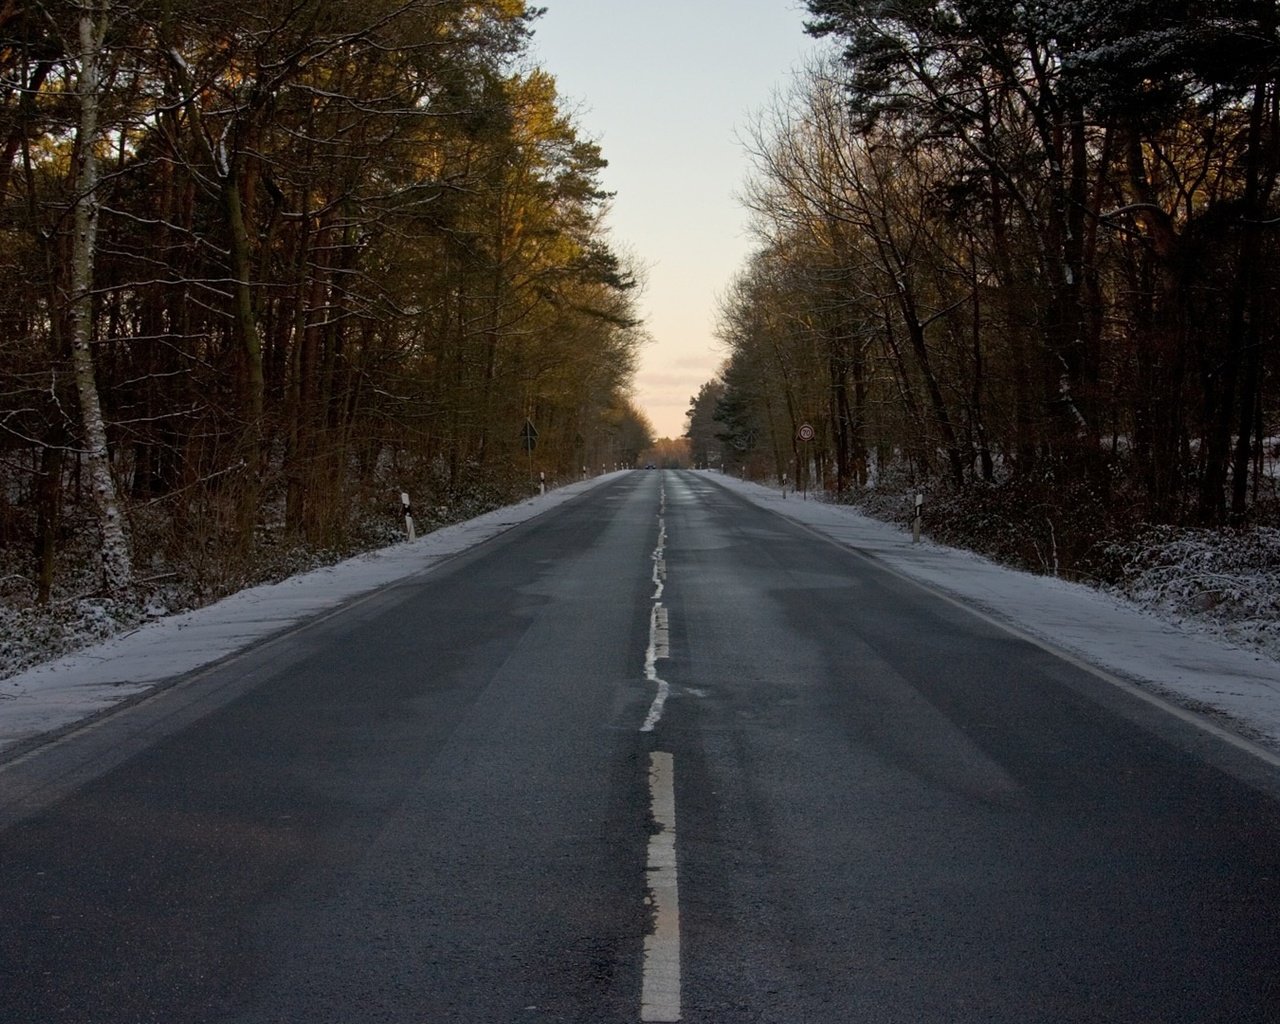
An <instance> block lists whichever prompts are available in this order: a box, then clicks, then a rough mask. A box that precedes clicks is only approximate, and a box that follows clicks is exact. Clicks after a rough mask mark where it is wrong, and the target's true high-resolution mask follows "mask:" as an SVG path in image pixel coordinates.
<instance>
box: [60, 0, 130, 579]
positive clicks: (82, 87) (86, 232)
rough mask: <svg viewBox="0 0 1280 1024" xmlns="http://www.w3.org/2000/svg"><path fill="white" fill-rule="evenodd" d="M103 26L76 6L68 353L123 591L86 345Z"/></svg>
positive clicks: (123, 539) (122, 551)
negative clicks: (77, 120)
mask: <svg viewBox="0 0 1280 1024" xmlns="http://www.w3.org/2000/svg"><path fill="white" fill-rule="evenodd" d="M95 15H96V16H97V17H96V19H95ZM106 26H107V14H106V4H105V2H101V3H100V4H99V0H90V2H87V3H86V4H85V5H84V6H82V7H81V8H80V76H79V81H78V83H77V88H76V92H77V99H78V100H79V106H80V124H79V126H78V129H77V132H76V151H77V158H78V163H77V166H76V176H75V209H74V232H75V237H74V239H73V241H72V258H71V331H72V333H71V357H72V362H73V366H74V368H75V377H76V392H77V395H78V397H79V400H80V419H81V422H82V426H83V429H84V446H85V462H86V468H87V469H88V471H89V482H90V487H91V489H92V491H93V500H94V503H95V504H96V506H97V511H98V521H99V526H100V528H101V531H102V548H101V559H102V581H103V585H104V587H105V588H106V591H107V592H108V593H110V594H122V593H124V592H126V591H127V590H129V589H130V587H131V586H132V585H133V565H132V559H131V557H130V553H129V539H128V536H127V534H126V532H125V524H124V517H123V516H122V514H121V510H120V502H119V498H118V496H117V494H116V486H115V481H114V479H112V476H111V460H110V456H109V453H108V451H107V430H106V425H105V424H104V423H103V420H102V403H101V402H100V401H99V399H98V383H97V380H96V379H95V376H94V369H93V349H92V347H91V346H92V342H93V274H94V247H95V244H96V240H97V232H98V164H97V158H96V154H95V153H94V146H95V144H96V143H97V139H98V98H99V76H100V68H99V57H100V53H101V49H102V40H103V37H104V35H105V33H106Z"/></svg>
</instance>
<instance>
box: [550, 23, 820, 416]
mask: <svg viewBox="0 0 1280 1024" xmlns="http://www.w3.org/2000/svg"><path fill="white" fill-rule="evenodd" d="M542 3H543V6H545V7H546V8H547V13H546V14H545V15H544V16H543V17H542V18H541V19H540V21H539V22H538V23H537V27H536V35H535V36H534V43H533V55H534V58H535V59H536V60H537V61H538V62H539V63H540V64H542V65H543V66H544V67H545V68H546V69H547V70H548V71H549V72H551V73H552V74H553V75H554V76H555V77H556V80H557V82H558V83H559V89H560V93H561V95H562V96H563V97H564V100H565V106H566V108H567V109H569V110H570V111H573V112H576V120H577V122H578V125H579V127H580V129H581V131H582V133H583V134H584V135H586V136H587V137H589V138H592V139H594V140H595V141H597V142H599V143H600V144H601V147H602V148H603V151H604V156H605V158H606V159H607V160H608V161H609V168H608V169H607V170H606V171H605V174H604V185H605V187H606V188H608V189H609V190H610V191H613V192H616V193H617V196H616V198H615V199H614V203H613V210H612V213H611V215H610V217H609V224H610V226H611V229H612V237H613V241H614V244H615V246H616V247H617V248H618V249H619V250H621V251H623V252H629V253H631V254H632V255H633V256H634V257H635V258H636V259H637V260H638V262H639V263H640V265H641V266H642V267H644V268H646V270H647V273H646V287H645V291H644V294H643V295H642V296H641V298H640V302H639V307H640V312H641V314H642V315H643V316H644V317H645V319H646V322H647V327H648V331H649V333H650V334H651V335H652V336H653V338H654V341H653V342H652V343H651V344H649V345H647V346H645V348H644V350H643V352H642V354H641V366H640V373H639V376H638V378H637V381H636V395H635V398H636V402H637V404H638V405H639V406H640V408H641V409H642V410H644V412H645V413H646V414H647V415H648V416H649V418H650V420H652V422H653V426H654V429H655V430H656V431H657V433H658V435H659V436H660V437H676V436H678V435H680V434H682V433H683V432H684V427H685V411H686V410H687V409H688V407H689V400H690V398H691V397H692V396H693V395H695V394H696V393H697V390H698V388H699V387H700V386H701V385H702V384H703V382H705V381H707V380H708V379H710V378H711V376H712V375H713V374H714V373H715V371H716V369H717V367H719V365H720V363H721V362H722V361H723V360H724V355H725V354H724V352H723V351H722V348H721V346H720V344H719V342H717V341H716V340H715V338H714V331H715V319H716V300H717V298H718V296H719V295H720V294H722V293H723V292H724V290H725V288H726V287H727V286H728V284H729V282H730V281H731V279H732V278H733V276H734V274H735V273H736V272H737V271H738V270H739V268H740V267H741V266H742V264H743V261H744V259H745V257H746V255H747V253H748V252H749V251H750V248H751V242H750V239H749V238H748V237H747V233H746V221H747V214H746V211H745V210H743V209H742V207H741V206H740V205H739V204H738V202H737V201H736V200H735V198H734V195H735V193H737V192H738V191H739V190H740V188H741V186H742V183H743V180H744V178H745V176H746V173H747V169H748V160H747V156H746V153H745V152H744V150H743V148H742V146H741V145H740V144H739V142H738V137H739V136H740V135H741V134H742V130H743V129H744V128H745V127H746V126H747V124H748V123H749V122H750V119H751V114H752V112H753V111H757V110H759V109H760V108H762V107H764V106H766V105H767V104H768V103H769V102H770V100H771V98H772V97H773V95H774V93H775V92H776V91H778V90H780V89H785V87H786V86H787V84H788V82H789V80H790V75H791V72H792V69H793V68H795V67H796V66H797V65H798V64H799V63H800V62H801V61H802V60H803V58H804V56H805V55H806V54H808V53H811V52H813V51H814V50H815V49H816V48H817V47H818V46H820V45H821V44H819V43H817V42H815V41H814V40H812V39H810V38H808V37H807V36H806V35H805V34H804V29H803V22H804V14H803V11H802V9H801V8H799V7H798V6H797V5H796V4H795V3H794V2H793V0H651V2H649V3H643V4H638V3H622V2H618V0H542Z"/></svg>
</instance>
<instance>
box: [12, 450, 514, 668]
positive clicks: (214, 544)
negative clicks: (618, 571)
mask: <svg viewBox="0 0 1280 1024" xmlns="http://www.w3.org/2000/svg"><path fill="white" fill-rule="evenodd" d="M418 484H419V485H418V486H417V487H416V488H415V489H414V494H416V495H418V497H417V498H415V499H414V506H413V512H414V525H415V528H416V530H417V532H418V533H419V535H421V534H424V533H429V532H431V531H432V530H436V529H439V528H440V527H442V526H447V525H449V524H450V523H456V522H462V521H464V520H467V519H471V518H473V517H475V516H478V515H481V514H483V513H485V512H488V511H490V510H491V509H495V508H499V507H501V506H503V505H506V504H510V503H512V502H515V501H517V500H520V499H522V498H525V497H527V496H528V495H529V493H530V489H531V485H530V483H529V481H528V479H527V478H526V477H522V476H521V475H519V474H516V475H504V474H497V473H488V474H485V473H479V472H473V473H472V474H471V478H470V481H469V483H468V485H467V486H466V487H465V488H464V489H451V488H449V487H448V486H447V485H445V484H444V483H443V482H441V481H438V480H422V481H419V482H418ZM284 504H285V496H284V494H283V492H281V493H279V494H274V495H272V496H271V498H270V500H269V501H268V503H266V504H265V505H264V506H263V508H262V509H261V510H260V516H259V522H258V526H257V530H256V533H255V538H254V544H253V548H252V550H251V551H248V552H244V551H241V550H239V549H238V548H237V547H236V546H235V545H234V544H233V543H232V542H231V541H230V539H229V536H228V533H227V532H226V531H220V530H218V529H217V527H216V526H215V525H212V524H215V523H216V522H217V521H218V517H217V516H216V515H212V514H209V513H210V510H209V509H201V510H199V512H200V513H201V514H199V515H184V516H177V515H175V510H174V508H173V507H172V502H162V503H155V504H142V503H138V504H136V505H135V506H134V507H132V508H131V509H130V511H129V523H130V527H131V530H130V532H131V535H132V541H133V550H134V569H135V578H136V583H137V586H136V589H135V591H134V593H133V594H132V595H131V596H129V597H128V598H124V599H117V598H111V597H106V596H103V594H102V592H101V580H100V577H99V570H98V563H97V557H96V555H97V545H98V543H99V541H98V531H97V527H96V524H95V521H94V518H93V515H92V512H91V510H90V509H89V508H88V507H87V505H75V504H72V505H70V506H69V507H67V508H65V509H64V510H63V513H62V516H61V517H60V524H59V546H58V553H57V558H56V567H55V572H54V585H53V589H52V593H51V595H50V600H49V602H48V603H47V604H46V605H40V604H37V603H36V599H35V598H36V592H37V588H36V584H35V581H34V578H33V576H34V558H33V555H32V550H33V547H34V543H35V542H34V535H33V534H31V533H30V532H29V531H28V530H27V529H25V528H22V527H25V526H27V525H29V524H25V522H24V521H20V522H21V524H22V526H20V528H19V529H18V530H17V531H15V533H16V536H12V537H10V538H9V541H10V542H9V543H7V544H4V545H0V678H4V677H5V676H9V675H12V674H14V673H15V672H19V671H21V670H23V669H25V668H28V667H30V666H32V665H36V664H39V663H40V662H43V661H48V660H50V659H52V658H56V657H60V656H61V655H63V654H67V653H70V652H72V651H75V650H78V649H80V648H82V647H85V646H88V645H89V644H92V643H96V642H98V641H100V640H104V639H106V638H108V637H110V636H113V635H116V634H118V633H121V632H125V631H127V630H130V629H133V628H135V627H137V626H138V625H140V624H142V623H144V622H146V621H147V620H149V619H153V618H159V617H161V616H164V615H170V614H174V613H176V612H182V611H189V610H191V609H194V608H200V607H203V606H204V605H207V604H211V603H212V602H214V601H217V600H219V599H220V598H223V597H226V596H227V595H228V594H232V593H235V592H236V591H239V590H243V589H245V588H246V587H251V586H256V585H258V584H263V583H273V582H277V581H279V580H283V579H287V578H288V577H290V576H294V575H297V574H298V573H302V572H307V571H309V570H311V569H316V568H320V567H321V566H325V565H332V564H334V563H335V562H339V561H341V560H343V559H344V558H349V557H351V556H352V555H356V554H359V553H361V552H364V551H370V550H373V549H375V548H379V547H384V546H386V545H388V544H392V543H394V542H396V541H398V540H400V539H402V538H403V537H404V518H403V516H402V514H401V505H400V501H399V491H398V489H393V488H389V487H381V488H378V489H377V490H375V491H372V492H359V491H353V492H352V493H350V494H349V495H348V496H347V500H346V508H345V510H344V515H343V516H342V517H341V518H340V519H339V520H338V522H337V524H336V527H335V528H334V529H332V530H330V531H329V535H328V537H327V539H326V543H323V544H308V543H307V542H306V541H305V539H303V538H302V537H300V536H298V535H297V534H296V533H294V532H291V531H289V530H288V529H286V527H285V521H284V519H285V517H284ZM187 511H188V512H190V511H191V510H187ZM183 524H185V525H183Z"/></svg>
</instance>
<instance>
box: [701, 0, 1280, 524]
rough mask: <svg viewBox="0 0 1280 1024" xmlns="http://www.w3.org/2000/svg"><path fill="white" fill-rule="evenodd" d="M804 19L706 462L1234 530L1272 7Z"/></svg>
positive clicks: (733, 311)
mask: <svg viewBox="0 0 1280 1024" xmlns="http://www.w3.org/2000/svg"><path fill="white" fill-rule="evenodd" d="M808 8H809V12H810V14H811V15H812V20H811V22H810V23H809V28H810V31H811V32H813V33H814V34H817V35H820V36H827V37H830V38H831V39H832V40H834V41H835V43H836V44H837V46H836V47H835V48H834V49H833V51H832V54H831V55H830V56H829V57H827V58H825V59H823V60H819V61H817V62H815V63H814V65H813V66H812V67H810V68H808V69H807V70H806V72H805V73H803V74H802V75H801V76H800V77H799V78H798V79H797V84H796V86H795V87H794V89H793V90H792V92H791V94H790V95H788V96H786V97H783V98H782V99H780V100H779V101H778V102H777V103H776V104H775V105H774V107H773V109H772V110H771V111H769V112H768V113H766V114H765V115H763V116H762V117H761V118H759V120H758V122H757V124H756V127H755V130H754V131H753V132H752V135H751V139H750V148H751V149H752V151H753V156H754V158H755V162H756V166H755V171H754V174H753V177H752V178H751V181H750V183H749V185H748V187H747V190H746V200H747V203H748V205H749V207H750V208H751V209H752V211H753V213H754V221H755V225H756V228H757V231H758V235H759V239H760V243H759V246H758V248H757V251H756V252H755V254H754V256H753V258H752V259H751V260H750V262H749V264H748V265H747V266H746V267H745V268H744V269H743V271H742V272H741V274H740V276H739V277H738V279H737V281H736V282H735V284H734V286H733V287H732V288H731V290H730V292H729V294H727V295H726V296H725V298H724V300H723V303H722V328H721V333H722V336H723V338H724V340H725V341H726V342H727V344H728V346H729V352H730V358H729V360H728V362H727V364H726V367H725V369H724V371H723V373H722V374H721V376H720V378H719V379H717V380H716V381H713V382H711V383H710V384H708V385H707V386H705V387H704V388H703V390H702V392H700V394H699V395H698V396H696V397H695V399H694V402H693V407H692V408H691V410H690V436H691V438H692V440H693V447H694V452H695V458H698V453H699V452H700V451H703V452H705V451H706V450H707V449H708V447H709V445H711V444H712V443H714V442H715V441H719V442H721V443H722V444H723V448H724V457H725V459H726V461H727V462H728V463H729V464H730V465H732V466H735V467H736V466H738V465H743V466H745V467H747V468H749V469H750V471H752V472H755V473H759V474H769V475H777V476H781V474H782V473H784V472H788V471H790V472H792V473H794V472H796V469H795V468H793V467H799V470H800V472H801V473H804V472H805V471H806V469H805V467H806V466H812V467H813V469H812V471H816V472H817V473H818V474H819V476H820V478H821V479H820V481H814V483H815V484H816V483H818V482H821V483H822V484H824V485H826V486H827V487H828V488H830V489H832V490H839V491H847V490H849V489H855V490H856V489H859V488H863V487H865V486H866V485H867V484H868V483H869V482H871V483H880V484H883V483H885V482H886V481H887V480H888V479H889V478H890V477H891V476H892V477H895V478H896V479H898V480H904V479H909V480H910V481H912V482H913V483H919V482H921V481H928V482H929V486H930V487H932V488H933V489H935V490H939V491H941V492H944V493H949V494H950V495H952V496H956V495H966V494H967V495H970V496H972V495H974V494H975V493H986V494H989V495H994V500H995V501H996V502H997V503H998V502H999V501H1001V500H1004V499H1006V498H1007V499H1009V500H1014V496H1017V500H1019V501H1023V502H1031V503H1033V504H1037V505H1038V506H1040V507H1043V508H1046V509H1054V510H1059V511H1061V512H1062V515H1063V517H1064V518H1065V519H1070V518H1071V514H1074V516H1075V518H1076V520H1077V522H1078V524H1079V526H1080V528H1081V532H1082V533H1085V534H1087V533H1088V532H1089V527H1090V525H1091V517H1093V516H1094V515H1095V514H1096V515H1097V516H1099V517H1103V518H1105V517H1107V516H1112V515H1115V514H1117V513H1116V511H1115V510H1120V509H1122V510H1124V513H1123V514H1124V515H1127V516H1129V517H1131V518H1132V519H1133V520H1135V521H1136V520H1145V521H1151V522H1166V523H1198V524H1205V525H1214V526H1218V525H1228V524H1244V523H1246V522H1248V521H1249V520H1250V518H1251V516H1252V515H1253V514H1254V512H1255V510H1256V509H1259V508H1260V507H1261V505H1260V504H1259V501H1258V499H1259V497H1260V493H1261V494H1262V495H1266V494H1267V490H1266V488H1274V483H1273V482H1272V481H1271V480H1270V478H1269V477H1268V476H1267V475H1266V469H1265V467H1266V461H1265V459H1266V455H1267V451H1266V448H1267V445H1268V444H1270V445H1274V444H1275V442H1274V440H1272V441H1268V440H1267V439H1268V438H1269V437H1274V434H1275V433H1276V426H1277V424H1276V419H1277V412H1278V408H1277V402H1276V397H1275V396H1276V390H1275V382H1276V379H1277V373H1278V372H1280V361H1278V357H1277V345H1276V336H1277V329H1278V324H1280V308H1278V306H1280V303H1278V298H1280V297H1278V295H1277V286H1278V285H1280V234H1278V229H1280V201H1278V197H1277V190H1276V186H1277V174H1278V172H1280V59H1278V58H1280V38H1278V37H1277V5H1276V4H1275V3H1274V2H1270V0H1268V2H1247V0H1216V2H1213V3H1197V2H1164V0H1161V2H1159V3H1153V2H1146V0H1106V2H1092V0H1080V2H1074V3H1069V4H1068V3H1021V2H1017V3H1015V2H1000V0H996V2H991V0H964V2H958V0H957V2H948V3H937V2H911V3H894V4H883V3H860V2H853V0H809V3H808ZM804 422H808V423H810V424H812V425H813V427H814V428H815V429H816V433H817V436H816V439H815V440H814V442H812V443H811V444H809V445H805V444H803V443H801V442H799V441H797V440H796V432H797V429H798V428H799V426H800V425H801V424H802V423H804ZM1260 488H1263V490H1262V491H1261V492H1260ZM1056 514H1057V513H1056V512H1051V513H1049V514H1048V519H1049V529H1050V530H1053V529H1054V528H1055V524H1054V522H1053V518H1054V515H1056ZM1041 518H1045V516H1041ZM1092 525H1094V526H1097V525H1100V524H1099V523H1097V522H1096V521H1094V522H1092ZM1068 528H1070V524H1068ZM1058 539H1060V538H1058Z"/></svg>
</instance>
